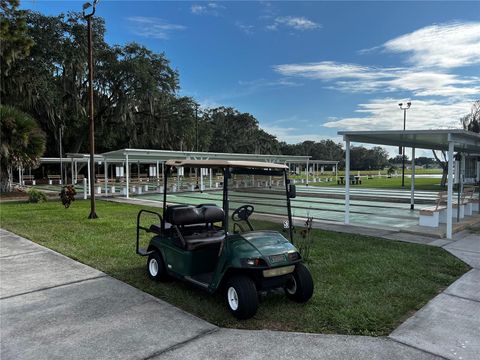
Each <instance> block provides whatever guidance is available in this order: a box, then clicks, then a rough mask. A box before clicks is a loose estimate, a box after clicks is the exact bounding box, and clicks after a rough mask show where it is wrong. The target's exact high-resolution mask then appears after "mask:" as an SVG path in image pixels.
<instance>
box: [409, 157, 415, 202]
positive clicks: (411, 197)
mask: <svg viewBox="0 0 480 360" xmlns="http://www.w3.org/2000/svg"><path fill="white" fill-rule="evenodd" d="M410 182H411V188H410V210H414V209H415V148H412V175H411V177H410Z"/></svg>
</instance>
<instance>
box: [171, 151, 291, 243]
mask: <svg viewBox="0 0 480 360" xmlns="http://www.w3.org/2000/svg"><path fill="white" fill-rule="evenodd" d="M166 165H167V172H166V178H165V180H166V181H165V189H166V190H167V191H166V192H167V194H166V196H165V205H168V204H185V205H186V204H188V205H194V206H199V205H213V206H217V207H219V208H223V210H224V212H225V220H224V221H223V222H222V223H221V224H220V223H217V226H220V225H221V227H222V228H223V229H224V230H227V231H228V233H230V234H232V233H247V232H250V231H253V230H261V229H265V228H269V229H271V223H275V224H278V225H277V226H278V228H277V229H275V230H278V231H284V236H285V237H287V238H290V237H291V229H290V221H289V219H290V214H289V210H290V206H289V199H288V198H287V186H286V181H287V178H286V177H287V175H286V169H287V167H286V166H285V165H281V164H270V163H260V162H250V161H247V162H244V161H242V162H240V161H225V160H169V161H167V163H166ZM167 207H168V206H167ZM265 221H268V222H269V224H268V225H267V224H266V223H265Z"/></svg>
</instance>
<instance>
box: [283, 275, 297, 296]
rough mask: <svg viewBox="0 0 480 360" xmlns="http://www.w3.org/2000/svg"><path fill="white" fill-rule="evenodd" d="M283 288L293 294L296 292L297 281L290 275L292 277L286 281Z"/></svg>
mask: <svg viewBox="0 0 480 360" xmlns="http://www.w3.org/2000/svg"><path fill="white" fill-rule="evenodd" d="M285 290H287V292H288V293H289V294H290V295H293V294H295V293H296V292H297V282H296V281H295V277H293V276H292V279H291V280H290V281H289V282H288V284H287V286H286V287H285Z"/></svg>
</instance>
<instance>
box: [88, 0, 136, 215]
mask: <svg viewBox="0 0 480 360" xmlns="http://www.w3.org/2000/svg"><path fill="white" fill-rule="evenodd" d="M97 3H98V0H94V1H93V4H91V3H89V2H86V3H85V4H83V17H84V19H85V20H87V33H88V103H89V104H88V115H89V124H90V131H89V140H90V179H88V181H89V183H90V215H88V218H89V219H96V218H98V216H97V213H96V211H95V186H94V184H95V127H94V121H93V49H92V17H93V15H94V14H95V8H96V5H97ZM90 8H91V9H90ZM88 9H90V10H91V11H90V13H86V12H85V11H86V10H88ZM127 166H128V164H127Z"/></svg>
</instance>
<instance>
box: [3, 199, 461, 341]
mask: <svg viewBox="0 0 480 360" xmlns="http://www.w3.org/2000/svg"><path fill="white" fill-rule="evenodd" d="M89 205H90V203H89V202H88V201H75V202H74V203H73V204H72V206H71V207H70V208H69V209H64V208H63V207H62V205H61V204H60V203H59V202H48V203H43V204H23V203H22V204H21V203H3V204H1V226H2V228H5V229H7V230H10V231H13V232H15V233H17V234H19V235H21V236H24V237H26V238H29V239H31V240H33V241H35V242H37V243H39V244H42V245H44V246H46V247H49V248H51V249H53V250H56V251H58V252H60V253H62V254H65V255H67V256H69V257H71V258H73V259H75V260H78V261H80V262H82V263H85V264H87V265H90V266H92V267H95V268H97V269H99V270H101V271H104V272H106V273H107V274H109V275H111V276H113V277H115V278H117V279H120V280H122V281H125V282H127V283H129V284H131V285H133V286H135V287H137V288H139V289H141V290H144V291H146V292H148V293H150V294H152V295H154V296H157V297H158V298H160V299H163V300H165V301H167V302H169V303H171V304H174V305H176V306H178V307H180V308H182V309H184V310H186V311H188V312H191V313H193V314H195V315H197V316H199V317H201V318H203V319H205V320H208V321H210V322H212V323H214V324H216V325H219V326H224V327H234V328H245V329H262V328H266V329H275V330H290V331H306V332H322V333H341V334H361V335H374V336H378V335H387V334H388V333H390V332H391V331H392V330H393V329H394V328H395V327H396V326H397V325H399V324H400V322H402V321H403V320H405V319H406V318H407V317H408V316H409V315H411V313H412V312H413V311H415V310H417V309H419V308H420V307H422V306H423V305H424V304H425V303H426V302H427V301H428V300H430V299H431V298H432V297H433V296H435V295H436V294H437V293H439V292H440V291H441V290H442V289H443V288H445V287H446V286H448V285H449V284H450V283H452V282H453V281H454V280H455V279H457V278H458V277H459V276H460V275H461V274H463V273H464V272H466V271H467V270H468V266H467V265H465V264H464V263H463V262H461V261H459V260H457V259H456V258H455V257H453V256H451V255H450V254H448V253H447V252H445V251H444V250H443V249H440V248H436V247H430V246H422V245H416V244H408V243H401V242H394V241H387V240H381V239H377V238H372V237H364V236H358V235H348V234H340V233H334V232H327V231H321V230H313V247H312V252H311V258H310V261H309V263H308V264H307V265H308V267H309V268H310V270H311V272H312V275H313V278H314V281H315V293H314V296H313V298H312V299H311V300H310V301H309V302H308V303H307V304H296V303H293V302H290V301H289V300H287V299H286V298H285V297H284V296H283V295H281V294H278V293H276V294H269V296H267V297H265V298H263V300H262V301H261V304H260V308H259V311H258V313H257V315H256V316H255V317H254V318H252V319H250V320H247V321H241V322H240V321H237V320H236V319H235V318H233V316H231V315H230V314H229V312H228V310H227V307H226V305H225V304H224V303H223V298H222V297H221V296H220V295H209V294H207V293H204V292H202V291H201V290H197V289H195V288H192V287H191V286H189V285H187V284H183V283H181V282H176V281H171V282H167V283H154V282H152V281H150V280H149V279H148V277H147V273H146V266H145V265H146V259H145V258H142V257H140V256H138V255H136V254H135V221H136V214H137V211H138V210H139V209H140V207H139V206H134V205H127V204H118V203H109V202H104V201H98V202H97V213H98V215H99V219H96V220H88V219H87V216H88V214H89ZM256 226H257V227H258V228H276V227H278V226H279V225H276V224H269V223H266V222H261V223H259V222H256Z"/></svg>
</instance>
